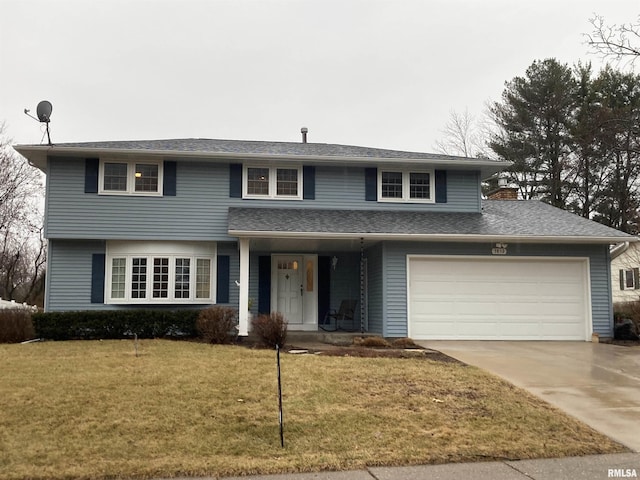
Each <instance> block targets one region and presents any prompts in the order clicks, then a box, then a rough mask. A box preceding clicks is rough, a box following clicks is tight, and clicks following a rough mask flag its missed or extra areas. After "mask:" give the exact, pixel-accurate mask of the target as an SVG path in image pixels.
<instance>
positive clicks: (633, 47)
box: [584, 15, 640, 64]
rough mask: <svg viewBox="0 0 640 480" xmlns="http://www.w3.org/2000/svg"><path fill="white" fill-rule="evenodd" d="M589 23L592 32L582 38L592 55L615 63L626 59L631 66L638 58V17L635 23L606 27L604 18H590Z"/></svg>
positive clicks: (639, 37) (639, 27) (639, 24)
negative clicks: (609, 59) (610, 59)
mask: <svg viewBox="0 0 640 480" xmlns="http://www.w3.org/2000/svg"><path fill="white" fill-rule="evenodd" d="M589 23H590V24H591V26H592V27H593V31H592V32H591V33H586V34H584V36H585V39H586V43H587V45H589V46H590V47H591V51H592V53H594V54H596V55H599V56H600V57H601V58H602V59H607V58H612V59H613V60H614V61H616V62H621V61H623V60H625V59H626V60H628V61H629V62H630V63H631V64H634V62H635V61H636V60H637V58H638V57H640V15H639V16H638V21H637V22H636V23H623V24H620V25H615V24H614V25H607V24H606V23H605V20H604V17H602V16H599V15H594V16H593V17H592V18H590V19H589Z"/></svg>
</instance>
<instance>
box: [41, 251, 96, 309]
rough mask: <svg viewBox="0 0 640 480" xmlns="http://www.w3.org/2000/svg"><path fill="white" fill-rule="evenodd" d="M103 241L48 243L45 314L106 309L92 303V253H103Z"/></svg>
mask: <svg viewBox="0 0 640 480" xmlns="http://www.w3.org/2000/svg"><path fill="white" fill-rule="evenodd" d="M104 253H105V243H104V242H103V241H77V240H51V241H50V242H49V258H48V262H47V283H48V288H47V292H46V295H47V301H46V308H47V310H48V311H57V310H98V309H104V308H105V307H108V306H106V305H104V304H102V303H91V273H92V272H91V266H92V256H93V254H104Z"/></svg>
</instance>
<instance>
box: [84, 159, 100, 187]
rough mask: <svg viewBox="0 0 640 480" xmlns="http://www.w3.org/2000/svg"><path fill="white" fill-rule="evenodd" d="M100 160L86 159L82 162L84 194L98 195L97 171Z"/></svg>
mask: <svg viewBox="0 0 640 480" xmlns="http://www.w3.org/2000/svg"><path fill="white" fill-rule="evenodd" d="M99 169H100V160H99V159H97V158H86V159H85V160H84V193H98V170H99Z"/></svg>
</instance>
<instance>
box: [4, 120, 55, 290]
mask: <svg viewBox="0 0 640 480" xmlns="http://www.w3.org/2000/svg"><path fill="white" fill-rule="evenodd" d="M5 131H6V127H5V124H4V123H0V297H2V298H6V299H11V300H17V301H20V302H23V301H34V300H35V297H37V296H38V293H39V291H40V290H41V283H42V280H43V278H44V275H43V272H44V267H45V263H46V258H47V255H46V242H45V240H44V237H43V231H42V230H43V228H42V212H41V206H42V199H43V193H44V192H43V186H42V174H41V173H40V172H39V171H38V170H37V169H36V168H35V167H33V166H31V165H29V163H28V162H27V160H26V159H25V158H23V157H21V156H20V155H18V154H17V153H15V152H14V150H13V149H12V148H11V146H10V140H9V139H8V138H7V136H6V135H5Z"/></svg>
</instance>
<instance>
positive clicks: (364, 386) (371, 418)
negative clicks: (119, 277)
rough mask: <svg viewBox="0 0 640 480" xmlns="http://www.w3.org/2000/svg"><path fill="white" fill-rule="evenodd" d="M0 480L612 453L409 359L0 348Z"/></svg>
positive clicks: (503, 397)
mask: <svg viewBox="0 0 640 480" xmlns="http://www.w3.org/2000/svg"><path fill="white" fill-rule="evenodd" d="M0 366H1V367H0V368H2V374H1V375H0V479H22V478H36V479H39V478H42V479H44V478H47V479H63V478H64V479H68V478H107V477H111V478H113V477H128V478H135V477H137V478H143V477H152V476H155V477H161V476H167V477H170V476H177V475H185V476H187V475H195V476H205V475H208V476H218V475H242V474H254V473H276V472H301V471H318V470H325V469H331V470H343V469H357V468H362V467H364V466H365V465H369V466H374V465H378V466H379V465H409V464H420V463H442V462H461V461H477V460H490V459H495V458H510V459H519V458H538V457H556V456H565V455H585V454H596V453H611V452H622V451H626V450H625V448H624V447H622V446H620V445H618V444H616V443H614V442H613V441H611V440H609V439H608V438H607V437H604V436H603V435H600V434H598V433H597V432H595V431H594V430H592V429H590V428H589V427H587V426H585V425H583V424H581V423H579V422H577V421H575V420H573V419H572V418H570V417H568V416H566V415H564V414H562V413H560V412H558V411H557V410H555V409H554V408H552V407H550V406H549V405H547V404H545V403H543V402H541V401H540V400H537V399H536V398H534V397H532V396H531V395H528V394H527V393H526V392H523V391H522V390H519V389H517V388H515V387H513V386H511V385H510V384H508V383H506V382H504V381H502V380H500V379H498V378H496V377H493V376H489V375H487V374H485V373H483V372H481V371H480V370H478V369H476V368H473V367H468V366H465V365H461V364H457V363H444V362H436V361H431V360H426V359H423V358H397V359H394V358H354V357H329V356H321V355H290V354H283V355H282V382H283V396H284V420H285V448H284V449H283V448H281V447H280V439H279V434H278V411H277V405H278V399H277V380H276V362H275V352H274V351H269V350H252V349H248V348H245V347H239V346H212V345H206V344H201V343H189V342H175V341H162V340H146V341H141V342H139V348H138V355H137V356H136V354H135V350H134V343H133V342H132V341H125V340H114V341H82V342H46V343H34V344H28V345H0Z"/></svg>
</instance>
